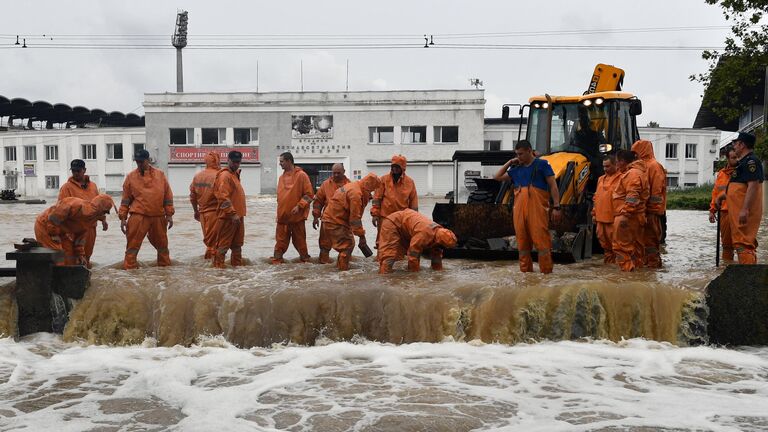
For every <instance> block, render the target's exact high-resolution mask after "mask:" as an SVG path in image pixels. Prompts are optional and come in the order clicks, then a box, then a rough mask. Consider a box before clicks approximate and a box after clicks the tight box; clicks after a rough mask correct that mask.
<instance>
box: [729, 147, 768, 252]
mask: <svg viewBox="0 0 768 432" xmlns="http://www.w3.org/2000/svg"><path fill="white" fill-rule="evenodd" d="M760 163H761V162H760V161H759V160H758V159H757V158H755V157H754V155H752V154H751V153H750V154H747V155H746V156H743V157H742V158H741V159H739V165H737V166H736V169H735V170H734V172H733V174H732V175H731V180H730V182H729V183H728V189H727V190H726V192H725V202H726V205H727V206H728V217H729V218H730V222H731V238H732V239H733V248H734V249H735V250H736V254H737V255H738V259H739V264H756V263H757V252H756V249H757V231H758V229H759V228H760V222H761V221H762V218H763V181H764V180H765V179H764V178H763V177H762V174H763V170H762V167H761V166H760ZM756 177H759V180H758V183H757V188H758V189H757V191H756V194H755V197H754V199H753V200H752V203H751V205H750V207H749V209H748V210H749V215H748V216H747V221H746V223H745V224H743V225H742V224H740V223H739V213H740V212H741V209H742V208H743V207H744V201H745V200H746V197H747V187H748V185H749V183H748V182H747V181H753V180H755V179H756Z"/></svg>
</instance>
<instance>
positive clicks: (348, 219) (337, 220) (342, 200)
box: [322, 173, 381, 271]
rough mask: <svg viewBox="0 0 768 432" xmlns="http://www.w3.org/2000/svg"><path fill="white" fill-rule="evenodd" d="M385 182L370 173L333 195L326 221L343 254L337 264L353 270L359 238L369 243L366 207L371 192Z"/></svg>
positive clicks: (339, 266)
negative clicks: (353, 253) (366, 228)
mask: <svg viewBox="0 0 768 432" xmlns="http://www.w3.org/2000/svg"><path fill="white" fill-rule="evenodd" d="M380 185H381V180H380V179H379V178H378V177H377V176H376V174H374V173H368V174H367V175H366V176H365V177H363V178H362V179H361V180H358V181H356V182H353V183H350V184H347V185H344V186H342V187H340V188H339V189H338V190H337V191H336V193H334V194H333V196H332V197H331V199H330V200H328V204H327V205H326V206H325V211H324V212H323V219H322V220H323V223H324V224H327V225H328V233H329V234H330V236H331V242H332V244H333V249H335V250H336V251H337V252H338V253H339V257H338V259H337V260H336V267H337V268H338V269H339V270H342V271H343V270H349V257H350V256H351V255H352V250H353V249H354V248H355V238H354V237H353V236H358V237H359V238H360V240H359V243H358V244H359V245H360V246H366V245H367V242H366V240H365V228H363V210H365V206H366V205H368V201H370V199H371V193H373V191H374V190H376V188H377V187H379V186H380Z"/></svg>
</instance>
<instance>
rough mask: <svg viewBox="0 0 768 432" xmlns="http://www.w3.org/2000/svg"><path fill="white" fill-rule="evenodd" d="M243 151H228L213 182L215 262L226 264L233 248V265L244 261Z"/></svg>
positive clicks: (218, 265)
mask: <svg viewBox="0 0 768 432" xmlns="http://www.w3.org/2000/svg"><path fill="white" fill-rule="evenodd" d="M242 160H243V154H242V153H240V152H239V151H236V150H233V151H231V152H229V154H228V155H227V167H226V168H222V169H221V170H219V173H218V174H216V179H215V180H214V182H213V194H214V196H215V197H216V202H217V210H216V225H214V228H213V230H214V232H215V233H216V253H215V254H214V256H213V266H214V267H216V268H224V258H225V257H226V255H227V251H228V250H231V251H232V255H231V257H230V260H229V262H230V264H232V267H237V266H240V265H243V242H244V240H245V223H244V222H245V221H244V218H245V191H243V186H242V185H241V184H240V162H241V161H242Z"/></svg>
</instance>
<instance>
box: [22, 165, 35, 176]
mask: <svg viewBox="0 0 768 432" xmlns="http://www.w3.org/2000/svg"><path fill="white" fill-rule="evenodd" d="M24 175H25V176H33V175H35V164H24Z"/></svg>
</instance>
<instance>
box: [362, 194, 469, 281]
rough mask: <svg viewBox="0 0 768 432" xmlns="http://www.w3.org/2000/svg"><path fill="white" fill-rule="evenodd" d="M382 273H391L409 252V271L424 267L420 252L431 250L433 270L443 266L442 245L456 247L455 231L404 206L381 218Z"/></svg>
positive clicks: (379, 258) (380, 260) (380, 254)
mask: <svg viewBox="0 0 768 432" xmlns="http://www.w3.org/2000/svg"><path fill="white" fill-rule="evenodd" d="M380 233H381V235H380V236H379V255H378V257H377V259H378V260H379V273H381V274H384V273H390V272H391V271H392V266H393V265H394V264H395V261H399V260H401V259H403V257H404V256H405V255H406V253H407V255H408V271H411V272H417V271H419V270H420V269H421V264H420V260H421V253H422V252H424V251H428V252H429V256H430V259H431V261H432V263H431V266H432V270H442V269H443V248H452V247H456V235H455V234H454V233H453V231H451V230H449V229H446V228H443V227H441V226H440V225H438V224H436V223H434V222H432V220H430V219H429V218H428V217H426V216H424V215H422V214H421V213H419V212H417V211H415V210H411V209H405V210H400V211H396V212H394V213H392V214H390V215H389V216H387V217H385V218H384V219H382V220H381V229H380Z"/></svg>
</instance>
